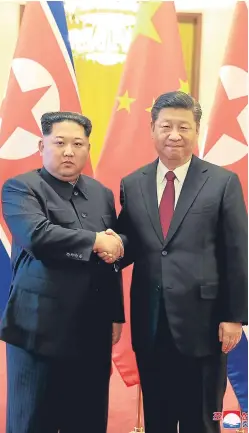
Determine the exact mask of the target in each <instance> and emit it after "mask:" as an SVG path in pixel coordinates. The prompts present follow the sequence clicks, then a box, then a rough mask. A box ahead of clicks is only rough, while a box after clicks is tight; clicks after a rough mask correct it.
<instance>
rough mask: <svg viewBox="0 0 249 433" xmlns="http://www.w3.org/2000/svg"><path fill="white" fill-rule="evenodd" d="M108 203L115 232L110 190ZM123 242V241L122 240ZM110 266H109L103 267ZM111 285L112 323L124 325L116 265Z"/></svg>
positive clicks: (118, 274)
mask: <svg viewBox="0 0 249 433" xmlns="http://www.w3.org/2000/svg"><path fill="white" fill-rule="evenodd" d="M108 194H109V202H110V205H111V209H112V214H113V221H115V225H114V227H110V228H112V229H113V230H114V231H115V232H117V214H116V209H115V200H114V195H113V192H112V191H111V190H108ZM122 241H123V239H122ZM105 266H108V267H109V266H110V265H105ZM111 285H112V306H113V308H112V321H113V323H125V312H124V296H123V279H122V272H121V271H120V269H119V267H118V266H116V265H113V266H112V273H111Z"/></svg>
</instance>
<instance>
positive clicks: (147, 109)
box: [145, 98, 155, 113]
mask: <svg viewBox="0 0 249 433" xmlns="http://www.w3.org/2000/svg"><path fill="white" fill-rule="evenodd" d="M154 104H155V98H153V101H152V104H151V107H149V108H146V109H145V111H147V112H148V113H150V112H151V110H152V107H153V105H154Z"/></svg>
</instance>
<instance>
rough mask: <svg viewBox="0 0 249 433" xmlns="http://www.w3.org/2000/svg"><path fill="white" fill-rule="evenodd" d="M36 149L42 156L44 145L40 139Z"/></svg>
mask: <svg viewBox="0 0 249 433" xmlns="http://www.w3.org/2000/svg"><path fill="white" fill-rule="evenodd" d="M38 148H39V152H40V155H42V154H43V149H44V143H43V140H42V139H41V140H39V143H38Z"/></svg>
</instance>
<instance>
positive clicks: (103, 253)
mask: <svg viewBox="0 0 249 433" xmlns="http://www.w3.org/2000/svg"><path fill="white" fill-rule="evenodd" d="M93 251H94V252H95V253H96V254H98V256H99V257H100V258H101V259H102V260H104V262H105V263H109V264H111V263H114V262H116V260H119V259H121V258H122V257H123V256H124V246H123V242H122V239H121V238H120V236H119V235H118V234H117V233H115V232H114V231H113V230H111V229H108V230H106V231H105V232H100V233H97V235H96V240H95V244H94V246H93Z"/></svg>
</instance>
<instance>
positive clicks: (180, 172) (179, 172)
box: [156, 159, 191, 207]
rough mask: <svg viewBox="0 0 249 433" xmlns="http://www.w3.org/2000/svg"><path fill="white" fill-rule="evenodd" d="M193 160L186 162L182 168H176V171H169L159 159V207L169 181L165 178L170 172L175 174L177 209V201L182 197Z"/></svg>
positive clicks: (157, 179)
mask: <svg viewBox="0 0 249 433" xmlns="http://www.w3.org/2000/svg"><path fill="white" fill-rule="evenodd" d="M190 162H191V159H190V160H189V161H188V162H186V163H185V164H183V165H181V166H180V167H177V168H175V170H169V169H168V168H167V167H166V166H165V165H164V164H163V163H162V161H161V160H160V159H159V162H158V165H157V176H156V184H157V200H158V207H159V205H160V202H161V198H162V195H163V191H164V188H165V186H166V183H167V180H166V178H165V175H166V173H168V171H173V172H174V173H175V176H176V177H175V180H174V186H175V207H176V204H177V201H178V199H179V196H180V192H181V189H182V186H183V182H184V180H185V177H186V175H187V172H188V168H189V166H190Z"/></svg>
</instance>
